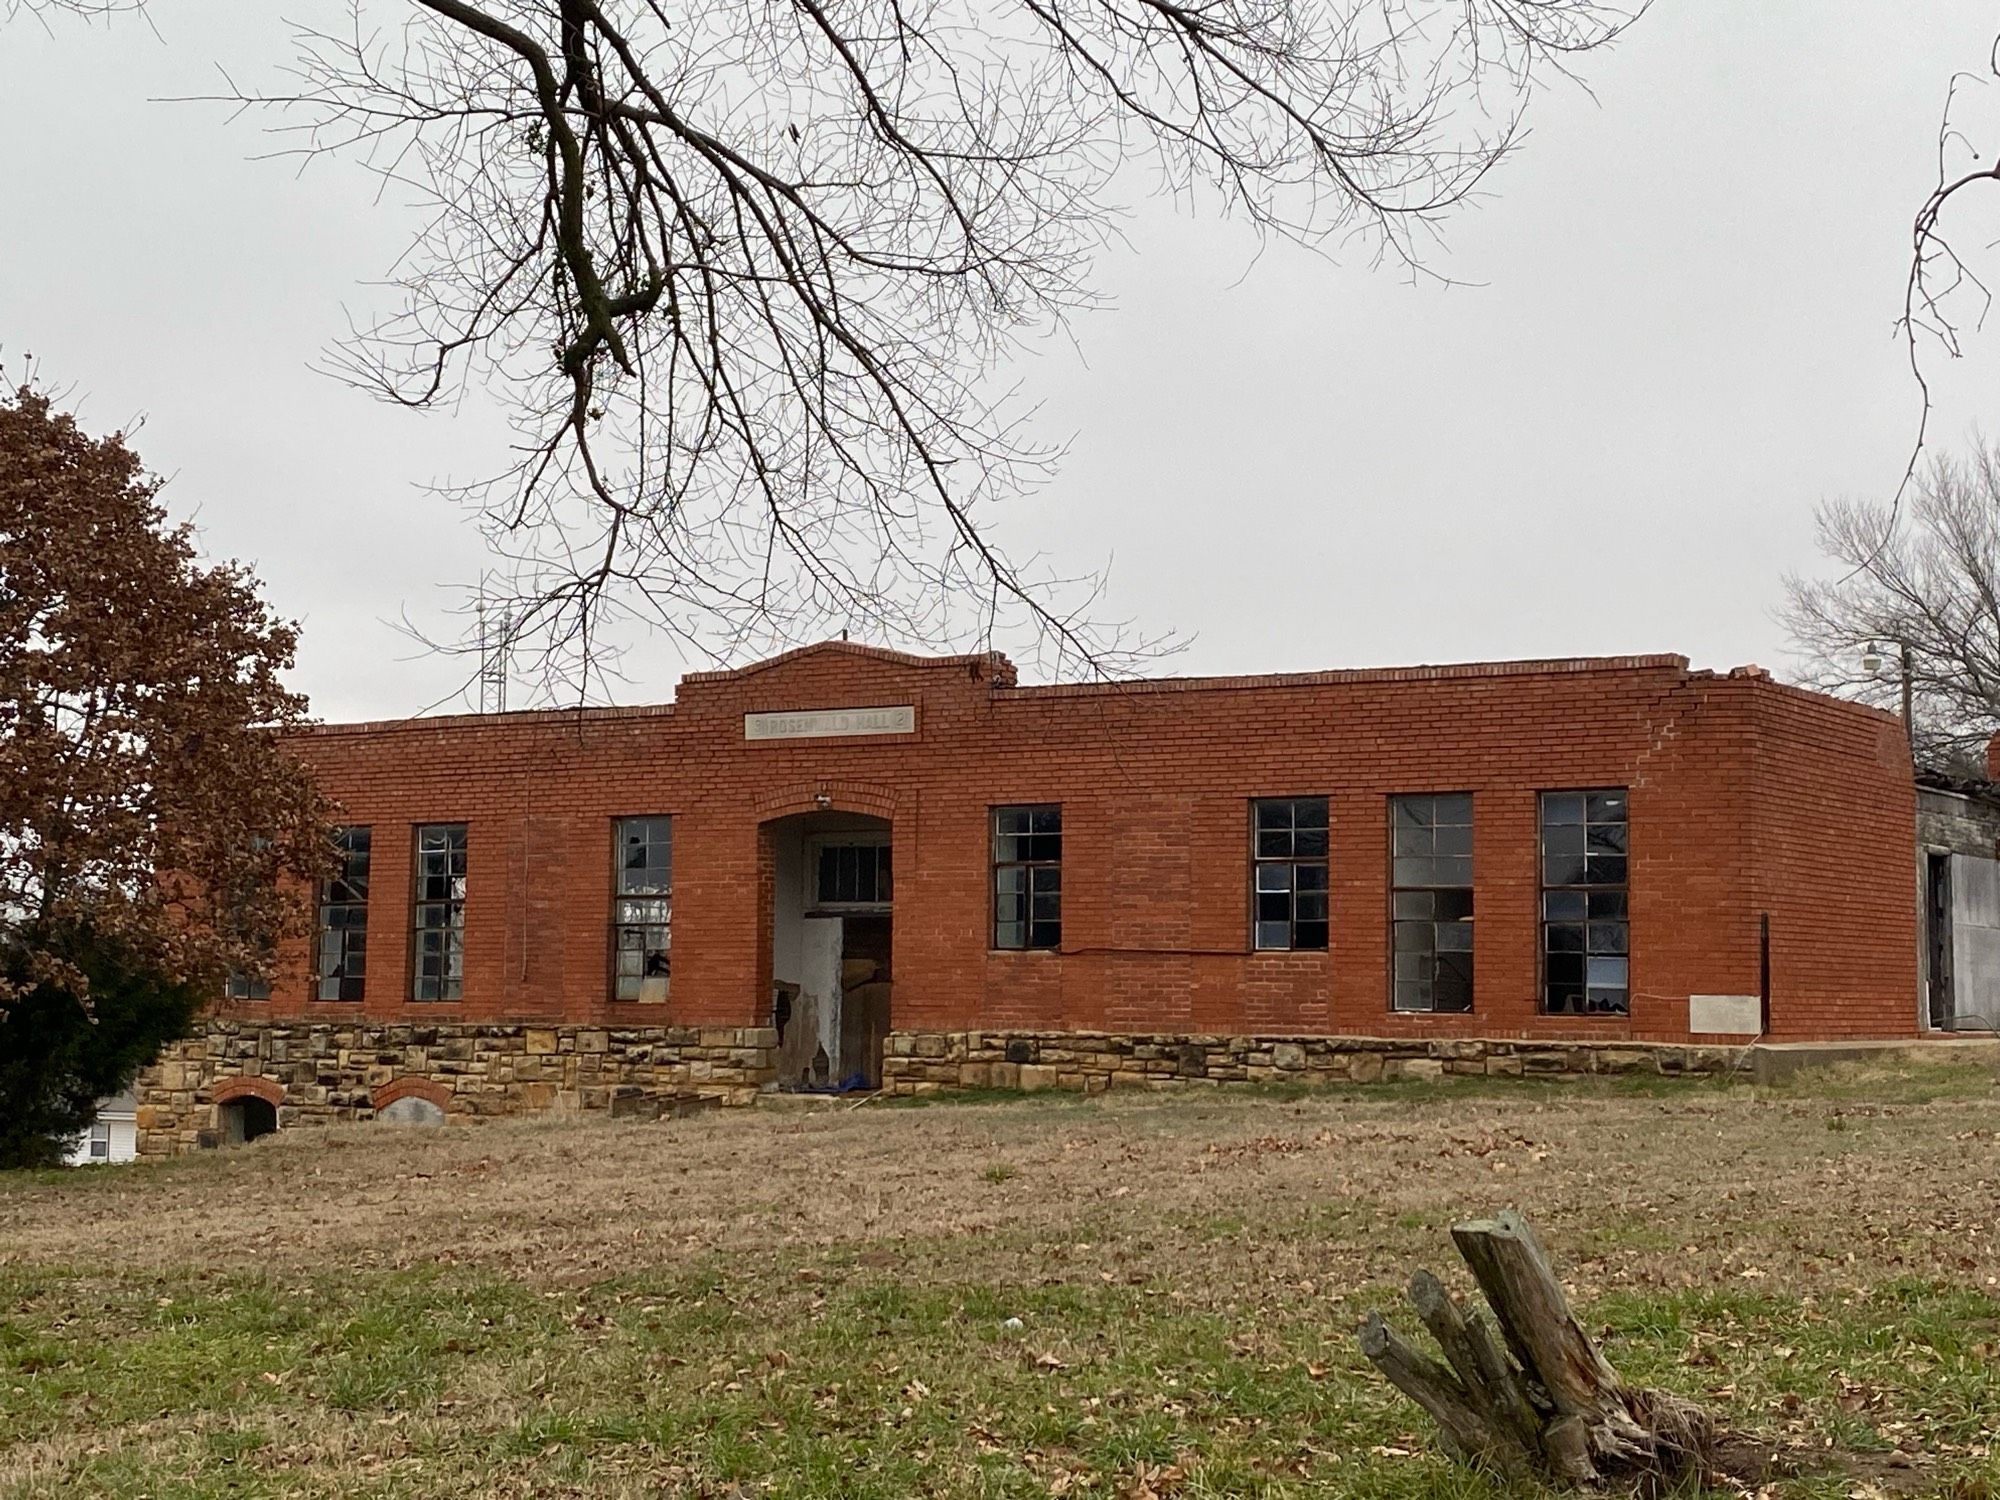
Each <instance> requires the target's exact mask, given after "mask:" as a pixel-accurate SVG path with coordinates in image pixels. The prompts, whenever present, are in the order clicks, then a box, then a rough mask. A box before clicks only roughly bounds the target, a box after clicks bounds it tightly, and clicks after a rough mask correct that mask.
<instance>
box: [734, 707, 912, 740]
mask: <svg viewBox="0 0 2000 1500" xmlns="http://www.w3.org/2000/svg"><path fill="white" fill-rule="evenodd" d="M916 732H917V709H916V705H915V704H911V703H904V704H899V705H893V706H890V707H884V708H812V709H804V710H801V711H799V712H797V713H766V714H745V715H744V716H743V738H744V739H746V740H817V739H833V738H837V737H839V736H842V735H855V734H915V733H916Z"/></svg>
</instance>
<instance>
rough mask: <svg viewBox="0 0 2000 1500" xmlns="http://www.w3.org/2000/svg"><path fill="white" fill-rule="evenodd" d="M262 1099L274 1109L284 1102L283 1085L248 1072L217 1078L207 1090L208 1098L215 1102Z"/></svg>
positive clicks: (225, 1102)
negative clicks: (231, 1076)
mask: <svg viewBox="0 0 2000 1500" xmlns="http://www.w3.org/2000/svg"><path fill="white" fill-rule="evenodd" d="M245 1098H249V1099H262V1100H263V1101H264V1102H265V1103H266V1104H268V1105H270V1106H271V1107H272V1108H273V1109H276V1108H277V1107H278V1106H279V1105H280V1104H283V1103H284V1102H285V1090H284V1086H283V1085H282V1084H279V1083H274V1082H273V1081H272V1080H270V1079H268V1078H257V1077H254V1076H252V1075H251V1074H248V1073H242V1074H238V1075H237V1076H236V1077H234V1078H219V1079H217V1080H216V1082H215V1085H214V1086H213V1087H212V1088H211V1089H210V1090H209V1099H210V1100H211V1101H212V1102H214V1103H216V1104H227V1103H229V1102H230V1100H232V1099H245Z"/></svg>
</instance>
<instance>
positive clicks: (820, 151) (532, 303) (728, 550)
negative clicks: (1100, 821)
mask: <svg viewBox="0 0 2000 1500" xmlns="http://www.w3.org/2000/svg"><path fill="white" fill-rule="evenodd" d="M15 3H17V4H18V3H20V0H15ZM30 3H32V0H30ZM43 3H44V4H66V5H71V6H75V5H84V6H86V7H87V6H88V5H89V4H90V3H91V0H43ZM1638 8H1639V7H1638V6H1636V5H1634V4H1624V3H1614V0H769V3H763V4H756V5H746V4H742V3H738V0H687V3H685V4H682V5H679V6H675V7H671V8H670V7H668V6H667V5H666V4H665V3H664V0H352V3H351V8H350V11H349V13H348V15H347V17H346V20H345V22H344V24H343V25H341V26H340V27H339V29H338V30H315V29H307V30H304V31H302V32H301V33H300V38H299V43H300V46H299V55H298V61H297V63H296V65H295V67H294V68H293V69H292V70H291V74H290V78H289V82H288V83H287V84H286V85H285V86H283V87H280V88H275V89H257V90H243V89H238V88H236V87H234V86H233V85H232V86H230V87H229V88H228V89H227V90H226V91H225V93H224V95H223V97H224V98H226V99H228V100H229V101H231V102H235V103H238V104H243V105H256V106H260V107H265V108H268V109H270V110H272V111H274V112H275V113H276V114H277V115H278V116H279V119H278V123H277V125H276V127H275V128H277V129H278V130H279V131H280V132H284V133H287V134H288V135H289V139H288V140H287V141H286V144H285V147H284V149H287V150H292V151H296V152H298V153H300V154H302V155H303V156H305V157H307V158H313V157H318V156H322V155H326V154H342V155H346V156H349V157H353V158H358V159H359V160H360V161H362V162H363V163H365V164H366V165H367V167H369V168H370V169H372V170H373V171H375V172H377V173H379V174H380V176H381V178H382V181H383V183H384V186H385V188H386V189H388V190H392V191H397V192H402V193H407V194H408V195H410V196H412V197H413V198H414V199H415V200H416V201H417V202H418V203H420V204H422V205H423V206H424V208H425V210H426V214H427V219H426V225H425V228H424V229H423V231H422V233H421V235H420V236H419V238H418V240H417V242H416V243H415V244H414V245H413V246H412V247H411V249H410V251H409V253H408V254H407V255H405V256H404V257H403V259H402V260H401V261H400V262H399V265H398V267H397V269H396V271H395V273H394V286H395V288H396V289H397V291H398V292H399V294H400V305H399V306H398V307H397V309H396V310H395V311H394V312H393V313H392V314H390V315H389V316H388V317H386V318H384V319H383V320H381V321H379V322H376V323H372V324H369V325H368V326H365V327H362V328H360V329H358V330H356V331H355V333H354V335H353V337H352V338H350V339H348V340H346V341H345V342H343V343H342V344H341V345H340V346H339V347H338V348H337V349H336V351H335V353H334V356H333V358H332V361H331V365H332V368H334V369H335V370H336V371H338V372H339V373H340V374H341V375H342V376H343V377H345V378H347V379H349V380H352V381H354V382H355V383H357V384H359V385H361V386H363V387H365V388H367V389H370V390H372V391H374V392H376V393H378V394H380V395H381V396H383V397H385V398H387V399H389V400H392V401H397V402H401V403H404V404H408V405H411V406H416V407H430V406H436V405H440V404H445V403H449V402H451V401H454V400H456V399H457V398H458V397H459V396H460V395H462V394H463V393H464V392H466V391H467V390H468V389H473V388H482V389H490V390H492V391H494V392H496V393H497V395H498V396H499V398H500V399H501V400H502V401H503V402H504V404H505V406H506V408H507V409H508V410H509V411H510V412H511V413H512V416H513V420H514V426H515V431H516V434H517V444H516V447H515V451H514V455H513V459H512V462H511V463H510V464H509V465H508V466H507V467H506V469H505V470H504V472H501V473H499V474H496V475H494V476H493V477H491V478H490V479H488V480H487V481H485V482H482V483H477V484H472V485H468V486H464V487H462V488H459V489H456V490H454V491H452V492H451V493H452V495H453V497H454V498H455V499H457V500H459V501H461V502H463V503H464V504H466V505H467V506H469V507H471V508H472V509H473V510H474V511H475V512H476V513H477V515H478V516H479V517H480V518H481V522H482V525H483V527H484V529H485V533H486V535H487V537H488V539H489V541H490V543H491V545H492V547H493V548H494V550H495V551H496V552H497V554H498V555H499V556H500V557H501V558H503V559H504V560H505V562H506V565H507V568H508V570H509V576H510V579H511V584H510V590H511V593H512V596H513V597H512V598H511V600H509V601H506V603H507V605H508V607H509V611H510V617H511V618H513V619H514V621H515V638H516V640H517V641H518V642H519V643H521V645H522V646H523V648H524V649H525V650H526V652H527V653H528V654H529V655H530V656H532V657H534V658H536V659H538V660H539V661H540V663H541V665H542V667H543V669H544V670H545V672H546V673H547V681H548V682H549V683H550V684H554V685H561V686H565V687H568V688H570V689H573V690H580V691H583V692H586V693H589V692H593V691H595V690H596V689H597V687H598V678H599V677H600V675H601V673H602V671H603V669H604V666H605V653H604V650H603V645H602V643H603V641H604V640H605V638H606V626H607V624H608V622H609V621H610V620H612V619H613V618H617V617H626V618H637V619H643V620H645V621H647V622H648V623H650V624H651V625H653V626H654V627H657V628H660V629H663V630H665V631H667V632H669V633H671V634H672V635H674V636H676V637H678V638H679V639H681V640H682V641H683V642H686V643H687V644H689V645H690V646H692V647H694V648H696V649H698V650H700V651H701V652H703V653H705V654H708V655H712V656H717V657H729V656H733V655H735V654H738V653H739V652H742V651H745V650H750V649H763V648H767V647H770V646H774V645H780V644H785V643H789V642H792V641H796V640H797V639H800V638H802V637H807V636H812V635H815V634H822V633H825V632H826V631H827V630H828V629H829V628H832V627H839V628H846V629H851V630H853V631H855V632H857V633H859V634H862V635H864V636H867V637H870V638H875V639H882V640H887V641H898V642H908V643H926V644H939V643H970V642H984V641H990V640H991V639H992V638H993V637H994V635H995V634H996V633H1000V632H1014V631H1022V630H1027V631H1032V632H1033V633H1034V634H1036V635H1037V636H1038V638H1039V639H1040V640H1041V641H1042V642H1043V643H1044V645H1045V647H1046V648H1047V649H1048V650H1051V651H1053V653H1054V654H1055V655H1056V656H1057V657H1058V658H1061V659H1062V660H1059V661H1058V663H1057V665H1059V666H1062V665H1067V666H1069V667H1071V668H1077V667H1082V668H1085V669H1090V670H1097V671H1115V670H1118V669H1120V668H1121V667H1123V666H1125V665H1129V664H1130V663H1132V662H1133V661H1135V660H1138V659H1140V658H1143V657H1144V656H1146V655H1148V654H1150V653H1152V652H1154V651H1156V650H1157V649H1158V648H1159V647H1160V646H1161V644H1162V642H1161V641H1160V640H1159V639H1157V638H1148V637H1145V636H1141V635H1133V634H1131V633H1129V632H1127V631H1125V630H1123V629H1120V628H1118V627H1116V626H1107V625H1106V624H1105V623H1104V622H1102V621H1100V620H1098V619H1097V618H1096V616H1095V608H1096V605H1097V602H1098V600H1099V599H1100V597H1101V594H1100V591H1099V587H1098V585H1099V583H1100V582H1101V580H1098V579H1092V578H1065V577H1064V576H1063V575H1061V574H1060V573H1058V572H1057V571H1055V570H1054V569H1052V568H1051V567H1050V566H1049V565H1048V564H1047V563H1046V562H1045V561H1043V560H1042V559H1040V558H1036V557H1026V558H1023V557H1017V556H1015V555H1013V554H1012V553H1010V552H1009V551H1008V550H1006V549H1005V548H1003V547H1002V546H1001V545H1000V542H999V540H998V535H999V533H998V530H997V529H996V521H995V507H996V506H997V505H998V504H999V503H1000V502H1002V501H1004V500H1006V499H1007V498H1009V497H1011V496H1014V495H1018V494H1019V493H1021V492H1022V491H1023V490H1024V489H1026V488H1028V487H1031V486H1033V485H1035V484H1037V483H1039V482H1042V481H1043V480H1045V479H1046V478H1047V477H1048V475H1049V474H1050V472H1051V469H1052V464H1053V461H1054V459H1055V457H1056V455H1055V454H1053V453H1051V452H1048V451H1046V450H1042V449H1038V448H1037V447H1035V446H1034V445H1032V444H1030V443H1028V442H1026V441H1025V440H1024V438H1023V430H1022V426H1021V421H1022V416H1021V414H1020V413H1018V412H1015V411H1013V410H1012V409H1011V408H1010V407H1009V405H1008V403H1007V402H1006V400H1005V399H1004V397H1003V396H1002V395H1001V394H1000V393H996V392H995V391H994V390H993V389H992V387H993V384H994V380H995V376H996V374H997V371H998V367H999V366H1000V364H1001V363H1002V361H1003V360H1004V359H1005V357H1006V356H1007V355H1008V354H1009V353H1010V352H1012V351H1013V350H1014V349H1015V348H1016V347H1017V344H1018V341H1019V340H1020V339H1021V338H1022V337H1023V336H1025V335H1028V334H1031V333H1035V332H1040V331H1046V330H1047V329H1049V328H1050V327H1052V326H1054V325H1056V324H1058V323H1060V321H1061V320H1062V319H1063V318H1064V317H1065V316H1066V315H1067V314H1068V313H1070V312H1071V311H1073V310H1075V309H1077V308H1080V307H1086V306H1089V305H1091V303H1092V301H1093V296H1092V291H1091V282H1090V271H1091V258H1092V256H1093V254H1094V253H1095V252H1096V250H1097V249H1098V248H1099V247H1100V245H1101V244H1102V243H1103V242H1104V240H1105V238H1106V237H1107V235H1108V233H1109V232H1110V230H1111V227H1112V225H1113V224H1114V222H1115V215H1116V199H1115V196H1114V190H1116V189H1118V188H1120V187H1122V186H1123V179H1122V178H1121V176H1120V174H1121V172H1122V171H1123V170H1124V169H1125V168H1127V167H1128V166H1129V165H1131V164H1134V163H1148V164H1151V165H1152V166H1154V167H1155V168H1157V169H1158V170H1159V171H1160V172H1161V173H1162V174H1163V177H1164V181H1165V184H1166V186H1167V187H1168V188H1169V189H1170V190H1171V191H1173V192H1176V193H1178V194H1180V195H1182V196H1184V197H1186V198H1188V199H1191V200H1194V201H1197V202H1201V203H1206V204H1208V205H1209V206H1211V207H1213V208H1215V209H1218V210H1220V211H1222V212H1225V213H1229V214H1233V215H1237V216H1239V217H1242V218H1244V219H1247V220H1248V221H1249V222H1250V224H1252V225H1253V226H1254V227H1255V228H1256V229H1257V230H1258V231H1259V232H1260V233H1262V234H1266V235H1280V236H1285V237H1288V238H1292V239H1295V240H1299V241H1302V242H1304V243H1307V244H1310V245H1314V246H1320V247H1324V248H1326V249H1328V250H1333V249H1336V248H1339V247H1343V246H1353V245H1358V246H1359V247H1360V248H1361V249H1362V250H1363V251H1364V253H1366V254H1369V255H1372V256H1375V257H1379V258H1385V259H1387V260H1389V261H1391V262H1393V263H1396V264H1398V265H1401V266H1404V267H1407V268H1411V269H1419V268H1421V266H1422V262H1423V252H1424V251H1425V250H1426V248H1427V247H1428V244H1429V241H1430V238H1431V236H1433V235H1434V234H1435V233H1436V232H1437V230H1438V227H1439V225H1440V223H1441V222H1442V219H1443V217H1444V216H1445V215H1447V214H1448V213H1449V212H1450V211H1451V210H1452V209H1454V208H1455V207H1457V206H1458V205H1460V204H1462V203H1464V202H1465V201H1466V200H1467V199H1468V197H1470V196H1471V195H1473V194H1474V193H1475V192H1476V191H1477V190H1478V189H1479V187H1480V185H1481V184H1482V183H1483V182H1484V181H1485V179H1486V176H1487V174H1488V173H1489V171H1490V170H1491V169H1492V168H1493V166H1494V165H1495V164H1496V163H1497V162H1498V161H1500V160H1501V159H1502V158H1503V157H1504V156H1505V154H1506V153H1507V152H1508V151H1509V150H1511V149H1512V148H1513V147H1514V145H1515V144H1516V143H1517V142H1518V140H1519V138H1520V126H1521V120H1522V114H1523V111H1524V109H1525V108H1526V106H1527V103H1528V100H1529V98H1530V96H1531V94H1532V92H1533V89H1534V87H1535V85H1536V83H1537V81H1538V80H1539V79H1541V78H1542V77H1544V76H1546V74H1547V73H1548V72H1549V71H1550V70H1552V69H1553V70H1555V71H1557V72H1564V71H1566V70H1567V69H1568V68H1569V67H1570V66H1571V64H1572V62H1573V60H1574V59H1575V58H1576V57H1577V55H1578V54H1580V53H1583V52H1586V51H1588V50H1590V49H1591V48H1593V47H1598V46H1602V45H1603V44H1605V43H1606V42H1608V41H1609V40H1611V39H1612V38H1613V37H1615V36H1616V35H1618V34H1619V32H1620V31H1622V30H1623V28H1624V27H1625V26H1626V25H1627V24H1629V23H1630V21H1631V20H1632V19H1633V17H1634V15H1635V14H1636V13H1637V9H1638Z"/></svg>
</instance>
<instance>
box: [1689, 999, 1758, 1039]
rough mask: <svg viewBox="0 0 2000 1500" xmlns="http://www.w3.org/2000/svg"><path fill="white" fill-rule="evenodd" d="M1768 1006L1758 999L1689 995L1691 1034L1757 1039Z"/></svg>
mask: <svg viewBox="0 0 2000 1500" xmlns="http://www.w3.org/2000/svg"><path fill="white" fill-rule="evenodd" d="M1763 1017H1764V1002H1763V1001H1762V1000H1760V999H1758V998H1757V996H1755V995H1689V996H1688V1030H1689V1031H1692V1032H1700V1033H1703V1034H1705V1035H1713V1036H1755V1035H1757V1033H1758V1032H1760V1031H1762V1030H1763Z"/></svg>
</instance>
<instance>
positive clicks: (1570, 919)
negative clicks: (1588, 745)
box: [1542, 788, 1632, 1016]
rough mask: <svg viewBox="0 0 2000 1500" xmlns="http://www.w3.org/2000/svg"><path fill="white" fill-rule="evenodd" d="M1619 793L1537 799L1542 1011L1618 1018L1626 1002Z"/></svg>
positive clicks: (1624, 820) (1626, 923) (1627, 927)
mask: <svg viewBox="0 0 2000 1500" xmlns="http://www.w3.org/2000/svg"><path fill="white" fill-rule="evenodd" d="M1629 828H1630V821H1629V818H1628V816H1627V811H1626V797H1625V792H1624V789H1623V788H1615V789H1610V790H1603V791H1579V792H1544V793H1542V1008H1543V1009H1544V1010H1547V1011H1548V1012H1550V1013H1551V1014H1553V1015H1619V1016H1622V1015H1625V1014H1626V1013H1627V1011H1628V1009H1629V1007H1630V1004H1631V970H1630V964H1631V960H1630V958H1629V957H1628V954H1629V951H1630V948H1631V935H1632V929H1631V923H1630V920H1629V911H1628V908H1627V905H1626V885H1625V882H1626V871H1627V863H1626V861H1627V857H1628V852H1629V851H1628V848H1627V844H1628V840H1627V833H1628V831H1629Z"/></svg>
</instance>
